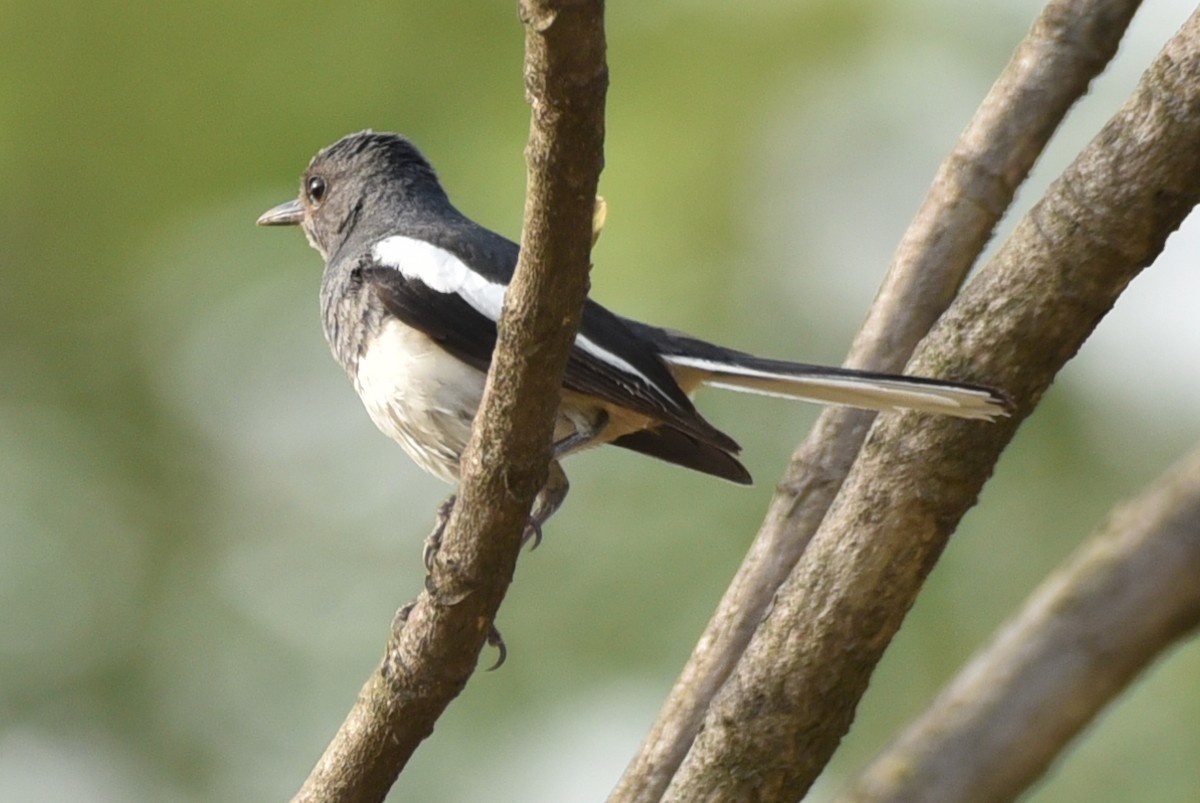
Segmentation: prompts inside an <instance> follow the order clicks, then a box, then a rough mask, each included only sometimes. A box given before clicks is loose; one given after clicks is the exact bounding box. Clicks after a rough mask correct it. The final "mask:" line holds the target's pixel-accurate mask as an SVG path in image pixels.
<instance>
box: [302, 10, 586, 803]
mask: <svg viewBox="0 0 1200 803" xmlns="http://www.w3.org/2000/svg"><path fill="white" fill-rule="evenodd" d="M603 10H604V4H603V0H560V1H558V2H555V1H553V0H523V1H522V2H521V4H520V12H521V19H522V21H523V22H524V23H525V27H526V59H525V76H526V90H527V95H528V99H529V102H530V104H531V106H532V119H531V124H530V140H529V146H528V148H527V150H526V159H527V161H528V166H529V173H528V181H529V189H528V195H527V201H526V206H525V224H524V230H523V232H522V238H521V241H522V247H521V255H520V261H519V263H518V265H517V270H516V275H515V277H514V279H513V281H512V284H511V286H510V288H509V291H508V295H507V299H506V303H505V309H504V314H503V315H502V316H501V319H500V326H499V337H498V341H497V344H496V353H495V355H494V359H493V363H492V369H491V370H490V371H489V373H488V381H487V388H486V390H485V391H484V397H483V403H482V406H481V408H480V411H479V414H478V416H477V417H476V421H475V428H474V431H473V433H472V438H471V443H470V445H469V447H468V448H467V452H466V454H465V455H464V457H463V467H462V485H461V491H460V493H459V495H458V503H457V504H456V506H455V508H454V511H453V513H452V514H451V516H450V521H449V523H448V525H447V528H446V532H445V535H444V537H443V540H442V546H441V548H440V549H439V551H438V554H437V558H436V560H435V564H434V566H433V570H432V573H431V574H432V583H431V587H432V588H433V589H435V590H434V591H433V592H432V593H429V592H425V593H422V594H421V596H420V597H419V598H418V600H417V603H416V605H415V607H413V609H412V611H411V613H410V615H409V617H408V619H407V622H405V623H403V626H402V627H398V628H397V629H396V631H395V632H394V633H393V636H392V639H391V640H390V641H389V643H388V646H387V653H386V655H385V657H384V660H383V664H382V666H381V667H380V669H379V671H377V672H375V673H374V674H373V675H372V677H371V678H370V680H368V681H367V683H366V685H365V686H364V687H363V689H362V691H361V692H360V693H359V697H358V701H357V702H356V703H355V706H354V708H353V710H352V711H351V712H350V715H349V716H348V717H347V719H346V721H345V723H344V724H343V725H342V727H341V729H340V730H339V731H338V733H337V735H336V737H335V738H334V740H333V742H332V743H331V744H330V745H329V747H328V748H327V750H326V751H325V754H324V755H323V756H322V758H321V760H320V761H319V762H318V764H317V766H316V767H315V768H314V769H313V772H312V774H311V775H310V776H309V779H308V781H307V782H306V783H305V785H304V787H303V788H302V789H301V790H300V792H299V794H298V795H297V796H296V798H295V800H297V801H379V800H383V798H384V797H385V795H386V794H387V791H388V789H389V788H390V787H391V785H392V783H393V782H394V781H395V779H396V777H397V775H398V774H399V773H400V770H401V769H402V768H403V767H404V765H405V763H406V762H407V761H408V758H409V757H410V756H411V755H412V753H413V751H414V750H415V749H416V747H417V745H418V744H419V743H420V742H421V741H422V740H423V739H424V738H425V737H426V736H428V735H429V734H430V733H431V732H432V730H433V725H434V722H435V721H436V720H437V718H438V717H439V716H440V715H441V713H442V711H444V710H445V708H446V706H447V705H449V703H450V701H451V700H452V699H453V698H454V697H455V696H457V695H458V693H459V692H460V691H462V689H463V687H464V686H465V684H466V682H467V679H468V678H469V677H470V675H471V673H472V672H473V671H474V669H475V665H476V663H477V661H478V657H479V653H480V651H481V650H482V648H483V644H484V641H485V639H486V637H487V635H488V633H489V629H490V627H491V624H492V621H493V619H494V618H495V615H496V611H497V609H498V608H499V605H500V601H501V600H502V599H503V596H504V593H505V591H506V590H507V588H508V585H509V583H510V582H511V580H512V575H513V570H514V568H515V566H516V559H517V553H518V551H519V549H520V542H521V534H522V531H523V530H524V528H525V525H526V523H527V522H528V520H529V511H530V506H531V504H532V502H533V498H534V495H535V494H536V493H537V492H538V490H539V489H540V488H541V487H542V485H543V483H544V482H545V480H546V476H547V474H546V467H547V463H548V460H549V456H550V443H551V438H552V433H553V424H554V416H555V412H556V411H557V409H558V404H559V388H560V387H561V384H562V376H563V371H564V369H565V367H566V362H567V356H568V354H569V353H570V350H571V345H572V343H573V341H574V336H575V331H576V329H577V328H578V326H579V319H580V314H581V311H582V309H583V302H584V298H585V296H586V294H587V286H588V278H587V273H588V268H589V266H590V265H589V253H590V243H591V234H592V211H593V205H594V199H595V196H596V186H597V183H598V178H599V174H600V170H601V166H602V163H603V141H604V99H605V94H606V91H607V86H608V73H607V67H606V65H605V38H604V28H603Z"/></svg>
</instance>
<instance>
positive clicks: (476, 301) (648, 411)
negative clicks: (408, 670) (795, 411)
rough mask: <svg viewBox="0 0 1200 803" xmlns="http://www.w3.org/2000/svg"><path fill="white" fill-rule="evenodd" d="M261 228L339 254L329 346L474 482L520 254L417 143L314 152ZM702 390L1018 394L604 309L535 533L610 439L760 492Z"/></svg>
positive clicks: (967, 408) (566, 383) (960, 401)
mask: <svg viewBox="0 0 1200 803" xmlns="http://www.w3.org/2000/svg"><path fill="white" fill-rule="evenodd" d="M258 223H259V224H260V225H263V226H289V225H299V226H300V227H301V228H302V229H303V230H304V234H305V235H306V236H307V237H308V242H309V243H310V244H311V245H312V247H313V248H315V249H316V250H317V251H318V252H319V253H320V254H321V256H322V257H323V258H324V259H325V274H324V278H323V280H322V283H321V313H322V317H323V320H324V328H325V338H326V340H328V342H329V345H330V348H331V349H332V350H333V354H334V356H335V357H336V358H337V360H338V362H340V363H341V365H342V367H343V368H345V369H346V372H347V373H348V374H349V375H350V380H351V381H352V382H353V383H354V388H355V390H357V391H358V395H359V396H360V397H361V398H362V401H363V404H364V405H366V408H367V412H368V413H369V414H370V416H371V419H372V420H373V421H374V422H375V424H376V426H378V427H379V429H380V430H382V431H383V433H384V434H386V435H387V436H389V437H390V438H392V439H393V440H395V441H397V442H398V443H399V444H400V445H401V446H403V447H404V449H405V451H407V452H408V454H409V455H410V456H411V457H412V459H413V460H415V461H416V462H417V464H418V465H419V466H421V468H423V469H425V470H426V471H428V472H429V473H431V474H433V475H434V476H436V477H439V478H441V479H443V480H445V481H447V482H451V483H453V482H455V481H457V479H458V475H459V460H460V459H461V457H462V453H463V450H464V449H465V448H466V446H467V441H468V440H469V438H470V435H471V428H472V426H473V424H474V420H475V414H476V412H477V411H478V409H479V403H480V399H481V397H482V395H483V385H484V378H485V373H486V371H487V369H488V366H489V364H490V363H491V358H492V350H493V347H494V346H495V343H496V322H497V320H498V319H499V317H500V310H501V307H502V306H503V303H504V294H505V290H506V288H507V286H508V282H509V281H510V279H511V278H512V275H513V269H514V268H515V267H516V264H517V253H518V246H517V244H516V243H514V242H512V241H511V240H509V239H507V238H505V237H503V236H501V235H499V234H496V233H495V232H493V231H490V230H488V229H486V228H484V227H483V226H480V225H479V224H478V223H475V222H474V221H472V220H470V219H469V218H467V217H466V216H465V215H463V214H462V213H461V212H459V211H458V209H456V208H455V207H454V205H453V204H452V203H451V202H450V199H449V198H448V197H447V195H446V192H445V190H443V189H442V185H441V183H440V182H439V181H438V177H437V174H436V173H435V172H434V170H433V168H432V167H431V166H430V164H429V162H428V161H426V159H425V157H424V156H422V155H421V153H420V151H418V150H417V148H416V147H415V146H414V145H413V144H412V143H411V142H409V141H408V140H407V139H405V138H404V137H401V136H399V135H397V134H389V133H375V132H372V131H363V132H361V133H358V134H351V135H350V136H347V137H344V138H343V139H341V140H339V141H338V142H336V143H334V144H333V145H330V146H329V147H328V148H325V149H324V150H322V151H321V152H320V153H318V154H317V155H316V156H315V157H313V160H312V162H311V163H310V164H309V166H308V169H307V170H306V171H305V173H304V176H303V178H302V179H301V181H300V196H299V198H297V199H296V200H293V201H288V202H286V203H284V204H281V205H279V206H277V207H275V208H273V209H271V210H270V211H268V212H266V213H265V214H263V215H262V217H260V218H259V219H258ZM701 385H711V386H714V387H722V388H729V389H731V390H741V391H748V392H751V393H760V394H764V395H769V396H786V397H789V398H795V399H804V400H808V401H815V402H823V403H827V404H845V405H852V406H855V407H865V408H869V409H873V410H896V409H912V410H920V411H923V412H930V413H941V414H944V415H951V416H958V417H960V418H975V419H986V420H990V419H993V418H995V417H996V416H1001V415H1006V414H1007V411H1006V402H1005V399H1004V397H1003V396H1001V395H1000V394H999V393H997V392H995V391H993V390H990V389H988V388H985V387H978V386H974V385H965V384H960V383H957V382H946V381H941V380H937V379H926V378H923V377H911V376H894V375H889V374H880V373H871V372H867V371H854V370H850V369H846V368H832V367H824V366H816V365H805V364H803V363H794V362H784V361H782V360H772V359H764V358H761V357H755V356H752V355H750V354H746V353H743V352H740V351H734V350H733V349H728V348H725V347H723V346H717V345H713V344H712V343H707V342H705V341H703V340H698V339H697V338H694V337H691V336H689V335H685V334H681V333H679V332H674V331H670V330H667V329H661V328H659V327H656V326H650V325H648V324H644V323H639V322H637V321H633V320H630V319H628V318H623V317H621V316H619V315H615V314H613V313H612V312H609V311H608V310H607V309H605V308H604V307H602V306H600V305H599V304H597V303H596V302H594V301H591V300H589V301H588V302H587V305H586V306H585V308H584V311H583V321H582V324H581V326H580V328H579V333H578V335H577V336H576V338H575V347H574V350H573V351H572V353H571V356H570V360H569V362H568V364H567V369H566V376H565V377H564V379H563V387H562V401H561V403H560V405H559V409H558V418H557V421H556V424H555V429H554V450H553V458H554V459H553V462H552V464H551V473H550V480H549V482H548V483H547V485H546V487H545V488H544V489H543V491H542V493H541V494H540V495H539V498H538V501H537V503H536V504H535V507H534V511H533V514H532V521H531V531H530V532H531V533H533V534H535V535H540V526H541V525H542V524H543V523H544V522H545V520H546V519H547V518H549V516H550V515H551V514H552V513H553V512H554V511H555V510H556V509H557V507H558V506H559V504H561V502H562V500H563V498H564V497H565V496H566V491H567V481H566V476H565V474H563V472H562V468H561V466H560V465H559V462H558V461H559V460H561V459H562V458H563V457H565V456H567V455H568V454H571V453H573V452H577V451H579V450H581V449H585V448H587V447H589V446H595V445H597V444H602V443H611V444H614V445H616V446H621V447H624V448H626V449H631V450H633V451H635V452H641V453H642V454H646V455H650V456H651V457H657V458H659V459H660V460H665V461H667V462H670V463H675V464H676V465H680V466H684V467H686V468H690V469H694V470H696V471H701V472H704V473H706V474H712V475H714V476H716V477H721V478H723V479H726V480H730V481H732V482H737V483H742V484H749V483H750V474H749V472H747V471H746V469H745V467H743V466H742V464H741V463H740V462H739V461H738V458H737V454H738V452H739V447H738V444H737V443H736V442H735V441H734V440H733V439H732V438H731V437H729V436H728V435H726V434H725V433H724V432H721V431H720V430H718V429H717V428H716V427H714V426H713V425H712V424H710V423H708V421H706V420H705V419H704V418H703V417H701V415H700V414H699V413H698V412H697V411H696V408H695V407H694V406H693V405H692V401H691V396H692V393H693V392H695V391H696V390H697V389H698V388H699V387H700V386H701Z"/></svg>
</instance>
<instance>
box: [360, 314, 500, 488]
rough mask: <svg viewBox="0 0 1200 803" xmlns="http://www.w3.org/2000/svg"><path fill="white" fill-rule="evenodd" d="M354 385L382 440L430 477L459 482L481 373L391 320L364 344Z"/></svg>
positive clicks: (476, 404) (478, 400)
mask: <svg viewBox="0 0 1200 803" xmlns="http://www.w3.org/2000/svg"><path fill="white" fill-rule="evenodd" d="M353 379H354V386H355V389H356V390H357V391H358V395H359V397H360V398H361V399H362V401H363V404H364V405H365V406H366V408H367V412H368V413H369V414H370V416H371V420H373V421H374V422H375V425H376V426H377V427H379V429H380V430H381V431H382V432H383V433H384V434H385V435H387V436H388V437H390V438H392V439H393V440H395V441H396V442H397V443H399V444H400V445H401V446H403V447H404V450H405V451H407V452H408V454H409V456H410V457H412V459H413V460H415V461H416V462H417V464H418V465H420V466H421V468H423V469H425V470H426V471H428V472H429V473H430V474H433V475H434V476H435V477H438V478H440V479H442V480H445V481H446V482H455V481H456V480H457V479H458V467H459V459H460V458H461V457H462V453H463V450H464V449H466V446H467V441H469V440H470V437H471V428H472V426H473V424H474V421H475V414H476V412H477V411H478V410H479V402H480V399H481V398H482V397H483V384H484V379H485V377H484V374H483V372H481V371H479V370H478V369H475V368H472V367H471V366H469V365H467V364H466V363H464V362H462V361H461V360H459V359H458V358H456V357H454V356H452V355H451V354H449V353H448V352H446V351H445V350H443V349H442V348H441V347H440V346H438V344H437V343H435V342H434V341H433V340H431V339H430V338H429V337H428V336H427V335H425V334H424V333H423V332H420V331H418V330H416V329H413V328H412V327H410V326H408V325H407V324H404V323H402V322H400V321H399V320H396V319H394V318H393V319H390V320H388V321H386V322H385V323H384V324H383V326H382V327H380V328H379V330H378V331H377V332H376V333H375V334H374V335H373V336H372V337H371V338H370V339H369V340H368V342H367V343H366V348H365V351H364V352H363V354H362V356H361V357H359V359H358V364H357V369H356V371H355V373H354V375H353Z"/></svg>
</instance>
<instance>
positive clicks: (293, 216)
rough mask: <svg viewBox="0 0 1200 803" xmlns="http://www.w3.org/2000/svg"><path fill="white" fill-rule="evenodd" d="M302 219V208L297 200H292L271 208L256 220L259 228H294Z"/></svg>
mask: <svg viewBox="0 0 1200 803" xmlns="http://www.w3.org/2000/svg"><path fill="white" fill-rule="evenodd" d="M303 219H304V207H302V206H301V205H300V201H299V200H298V199H293V200H291V201H287V202H286V203H282V204H280V205H279V206H276V207H272V208H271V209H268V210H267V211H266V212H263V213H262V215H261V216H260V217H259V218H258V225H260V226H296V225H298V224H299V223H300V221H301V220H303Z"/></svg>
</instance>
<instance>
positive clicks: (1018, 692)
mask: <svg viewBox="0 0 1200 803" xmlns="http://www.w3.org/2000/svg"><path fill="white" fill-rule="evenodd" d="M1197 576H1200V449H1196V450H1195V451H1193V452H1192V453H1191V454H1190V455H1189V456H1188V457H1187V458H1185V459H1184V460H1182V461H1180V462H1179V463H1178V464H1177V465H1176V466H1175V467H1174V468H1172V469H1171V470H1170V471H1168V472H1167V473H1165V474H1164V475H1163V476H1162V477H1160V478H1159V479H1158V480H1156V481H1155V482H1154V484H1152V485H1151V486H1150V487H1149V488H1148V489H1147V490H1146V491H1145V492H1144V493H1143V494H1142V495H1141V496H1140V497H1139V498H1137V499H1135V500H1133V501H1131V502H1129V503H1128V504H1125V505H1123V506H1122V507H1120V508H1118V509H1117V510H1116V511H1115V512H1114V513H1113V514H1112V515H1111V517H1110V518H1109V520H1108V521H1107V522H1105V523H1104V524H1103V525H1102V526H1101V527H1100V529H1099V531H1098V532H1097V533H1096V534H1095V535H1094V536H1093V537H1092V538H1091V539H1090V540H1089V542H1088V543H1087V544H1085V545H1084V546H1083V547H1082V548H1081V549H1079V550H1078V551H1077V552H1076V554H1075V555H1074V556H1073V557H1072V558H1071V559H1070V560H1069V561H1068V562H1067V564H1066V565H1065V566H1064V567H1063V568H1061V569H1060V570H1059V571H1058V572H1056V573H1055V574H1054V575H1053V576H1051V577H1050V578H1049V579H1048V580H1046V581H1045V582H1044V583H1043V584H1042V586H1041V587H1040V588H1039V589H1038V590H1037V591H1036V592H1034V594H1033V595H1032V597H1031V598H1030V599H1029V601H1028V602H1027V603H1026V605H1025V608H1024V610H1023V611H1021V613H1020V614H1018V615H1017V616H1016V617H1015V618H1014V619H1013V620H1012V621H1011V622H1010V623H1009V624H1008V625H1006V626H1005V627H1004V628H1003V629H1002V630H1001V631H1000V633H999V634H998V635H997V637H996V639H995V641H993V642H992V644H991V645H990V646H989V647H987V648H986V649H985V650H983V651H982V652H981V653H980V654H978V655H977V656H976V657H975V658H974V659H972V660H971V662H970V663H969V664H968V665H967V666H966V668H965V669H963V671H962V672H961V673H960V674H959V676H958V677H957V678H956V679H955V680H954V681H953V682H951V683H950V685H949V686H948V687H947V688H946V689H945V690H944V691H943V692H942V693H941V695H939V696H938V699H937V700H936V701H934V703H933V705H932V706H931V707H930V709H929V710H928V711H926V712H925V713H924V714H923V715H922V716H921V717H920V718H919V719H918V720H917V721H915V722H914V723H912V724H911V725H910V726H909V727H908V728H907V729H906V730H905V731H904V733H903V734H902V735H901V736H900V737H899V738H898V739H897V740H896V741H895V742H894V743H893V744H892V745H890V746H889V747H888V748H887V749H886V750H885V751H884V752H883V754H882V755H880V756H879V757H878V758H877V759H876V760H875V761H874V762H873V763H872V765H871V767H870V768H869V769H868V770H867V771H866V772H864V773H863V775H862V776H861V777H860V778H859V779H858V780H857V781H856V782H855V783H854V784H853V786H852V787H851V788H850V790H849V791H848V793H847V794H846V796H845V799H846V800H851V801H863V802H864V803H865V801H884V800H887V801H901V800H914V801H915V800H976V801H981V802H982V801H1002V800H1012V799H1014V798H1015V797H1017V795H1019V794H1020V793H1021V791H1022V790H1024V789H1025V788H1026V787H1028V786H1029V785H1030V784H1031V783H1033V782H1034V781H1035V780H1036V779H1037V778H1038V777H1040V776H1041V774H1042V773H1043V772H1045V770H1046V768H1047V767H1048V766H1049V765H1050V763H1051V762H1052V761H1053V760H1054V758H1055V756H1057V755H1058V754H1059V752H1060V751H1061V750H1062V749H1063V747H1065V746H1066V744H1067V743H1068V742H1069V741H1070V740H1071V739H1072V738H1073V737H1074V736H1075V734H1077V733H1078V732H1079V731H1080V730H1081V729H1082V728H1083V727H1084V726H1085V725H1087V724H1088V722H1090V721H1091V720H1092V718H1093V717H1095V716H1096V715H1097V714H1098V713H1099V712H1100V710H1101V709H1102V708H1103V707H1104V706H1105V705H1107V704H1108V702H1109V701H1110V700H1112V699H1113V698H1114V697H1115V696H1116V695H1117V694H1118V693H1120V692H1121V690H1122V689H1124V688H1125V686H1126V685H1127V684H1128V683H1129V681H1130V680H1132V679H1133V677H1134V676H1135V675H1137V673H1138V672H1140V671H1141V670H1143V669H1145V668H1146V667H1147V666H1148V665H1149V664H1150V663H1151V662H1152V661H1153V660H1154V659H1155V658H1157V657H1158V656H1159V655H1160V654H1162V652H1163V651H1164V650H1166V649H1167V648H1168V647H1170V646H1171V645H1172V644H1174V643H1175V642H1176V641H1177V640H1178V639H1180V638H1181V637H1183V636H1185V635H1186V634H1188V633H1189V632H1191V631H1193V630H1194V629H1195V628H1196V627H1197V626H1198V625H1200V584H1197V583H1196V577H1197Z"/></svg>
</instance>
